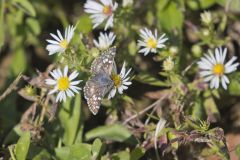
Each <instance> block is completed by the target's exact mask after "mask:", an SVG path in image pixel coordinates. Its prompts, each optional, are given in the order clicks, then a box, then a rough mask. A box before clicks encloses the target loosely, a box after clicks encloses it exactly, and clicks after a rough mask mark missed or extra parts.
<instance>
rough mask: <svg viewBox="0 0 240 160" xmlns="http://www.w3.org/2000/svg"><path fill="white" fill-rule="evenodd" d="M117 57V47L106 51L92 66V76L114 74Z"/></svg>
mask: <svg viewBox="0 0 240 160" xmlns="http://www.w3.org/2000/svg"><path fill="white" fill-rule="evenodd" d="M115 55H116V47H112V48H109V49H108V50H106V51H103V52H102V53H101V55H100V56H99V57H98V58H97V59H95V60H94V61H93V63H92V65H91V72H92V74H93V75H95V74H98V73H100V72H105V73H106V74H108V75H110V74H111V72H112V68H113V63H114V57H115Z"/></svg>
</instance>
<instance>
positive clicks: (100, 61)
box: [83, 47, 116, 115]
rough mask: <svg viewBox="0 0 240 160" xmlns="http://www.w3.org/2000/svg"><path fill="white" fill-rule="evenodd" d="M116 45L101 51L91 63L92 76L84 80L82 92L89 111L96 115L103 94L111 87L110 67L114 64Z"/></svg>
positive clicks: (112, 84) (112, 83)
mask: <svg viewBox="0 0 240 160" xmlns="http://www.w3.org/2000/svg"><path fill="white" fill-rule="evenodd" d="M115 55H116V47H112V48H109V49H108V50H106V51H103V52H102V53H101V55H100V56H99V57H98V58H97V59H95V60H94V61H93V63H92V65H91V73H92V76H91V77H90V79H89V80H88V81H87V82H86V84H85V86H84V89H83V92H84V97H85V99H86V100H87V104H88V107H89V109H90V111H91V112H92V113H93V114H94V115H96V114H97V113H98V111H99V108H100V105H101V101H102V99H103V98H104V96H105V95H106V94H107V93H108V92H109V91H110V90H111V89H112V88H113V86H114V82H113V80H112V79H111V73H112V69H113V67H114V66H115V61H114V57H115Z"/></svg>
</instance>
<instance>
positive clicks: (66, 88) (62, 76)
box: [45, 66, 81, 102]
mask: <svg viewBox="0 0 240 160" xmlns="http://www.w3.org/2000/svg"><path fill="white" fill-rule="evenodd" d="M50 74H51V76H52V77H53V79H51V78H49V79H46V80H45V83H46V84H47V85H50V86H54V88H53V89H52V90H51V91H50V92H49V94H53V93H55V92H58V95H57V98H56V102H61V101H62V100H63V101H64V102H65V101H66V97H67V96H68V97H73V96H74V93H79V90H81V88H79V87H77V86H76V85H78V84H79V83H80V82H81V80H77V81H73V80H74V79H75V78H76V77H77V76H78V74H79V73H78V72H77V71H74V72H72V73H71V74H70V75H69V76H68V66H65V67H64V71H63V72H62V71H61V70H60V69H59V68H58V69H54V70H53V71H52V72H50Z"/></svg>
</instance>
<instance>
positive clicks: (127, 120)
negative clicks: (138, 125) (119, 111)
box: [123, 94, 170, 124]
mask: <svg viewBox="0 0 240 160" xmlns="http://www.w3.org/2000/svg"><path fill="white" fill-rule="evenodd" d="M169 96H170V94H166V95H164V96H163V97H162V98H160V99H158V100H157V101H155V102H154V103H153V104H151V105H150V106H148V107H147V108H145V109H144V110H142V111H140V112H139V113H137V114H135V115H133V116H131V117H129V118H128V119H126V120H125V121H124V122H123V124H126V123H128V122H129V121H131V120H133V119H135V118H137V117H138V116H140V115H142V114H144V113H145V112H147V111H148V110H150V109H152V108H153V107H155V106H156V105H157V104H159V103H160V102H161V101H162V100H164V99H165V98H167V97H169Z"/></svg>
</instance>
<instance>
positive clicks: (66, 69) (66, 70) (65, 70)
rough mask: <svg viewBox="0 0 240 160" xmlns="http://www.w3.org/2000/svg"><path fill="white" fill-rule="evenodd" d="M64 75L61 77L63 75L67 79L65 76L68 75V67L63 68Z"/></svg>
mask: <svg viewBox="0 0 240 160" xmlns="http://www.w3.org/2000/svg"><path fill="white" fill-rule="evenodd" d="M63 72H64V73H63V75H64V77H67V74H68V66H65V67H64V71H63Z"/></svg>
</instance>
